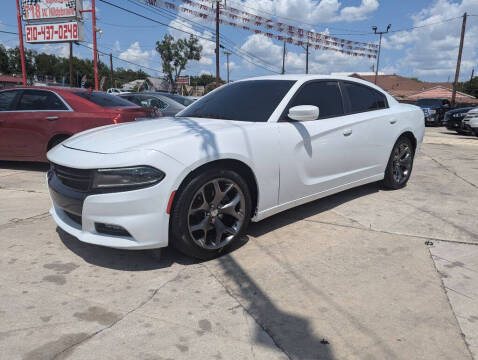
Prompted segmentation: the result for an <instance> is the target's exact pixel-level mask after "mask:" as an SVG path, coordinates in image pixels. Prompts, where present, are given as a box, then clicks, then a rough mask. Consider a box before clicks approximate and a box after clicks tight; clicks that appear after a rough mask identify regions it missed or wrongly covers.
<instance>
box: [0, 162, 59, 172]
mask: <svg viewBox="0 0 478 360" xmlns="http://www.w3.org/2000/svg"><path fill="white" fill-rule="evenodd" d="M49 168H50V164H48V163H40V162H30V161H0V169H8V170H21V171H42V172H46V171H48V169H49Z"/></svg>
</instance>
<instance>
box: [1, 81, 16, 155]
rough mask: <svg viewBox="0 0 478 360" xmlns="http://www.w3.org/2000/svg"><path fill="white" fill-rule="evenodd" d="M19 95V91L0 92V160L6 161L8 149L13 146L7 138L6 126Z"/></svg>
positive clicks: (13, 114)
mask: <svg viewBox="0 0 478 360" xmlns="http://www.w3.org/2000/svg"><path fill="white" fill-rule="evenodd" d="M20 94H21V90H6V91H2V92H0V158H1V159H7V158H8V154H9V149H10V148H11V147H12V146H13V143H12V139H11V138H10V137H9V136H8V134H9V131H8V125H9V123H10V120H11V118H12V117H14V116H15V113H14V112H12V110H13V109H14V106H15V103H16V100H17V98H18V96H19V95H20Z"/></svg>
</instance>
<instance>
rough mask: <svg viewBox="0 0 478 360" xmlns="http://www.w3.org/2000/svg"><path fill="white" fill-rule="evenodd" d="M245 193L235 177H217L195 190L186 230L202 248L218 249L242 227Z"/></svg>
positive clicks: (227, 242)
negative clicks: (233, 178)
mask: <svg viewBox="0 0 478 360" xmlns="http://www.w3.org/2000/svg"><path fill="white" fill-rule="evenodd" d="M245 207H246V204H245V198H244V194H243V192H242V190H241V188H240V187H239V185H237V184H236V183H235V182H234V181H232V180H230V179H226V178H216V179H213V180H210V181H209V182H207V183H206V184H204V185H202V186H201V187H200V188H199V190H198V191H196V193H195V194H194V196H193V198H192V201H191V204H190V206H189V212H188V230H189V234H190V235H191V238H192V239H193V241H194V242H195V243H196V244H197V245H198V246H200V247H201V248H204V249H208V250H217V249H220V248H223V247H224V246H226V245H227V244H229V243H230V242H231V240H232V239H233V238H234V236H236V235H237V233H238V232H239V231H240V230H241V227H242V224H243V223H244V216H245Z"/></svg>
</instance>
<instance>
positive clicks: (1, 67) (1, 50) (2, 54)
mask: <svg viewBox="0 0 478 360" xmlns="http://www.w3.org/2000/svg"><path fill="white" fill-rule="evenodd" d="M8 61H9V59H8V53H7V50H6V49H5V46H3V45H2V44H0V73H2V74H8V72H9V71H10V65H9V62H8Z"/></svg>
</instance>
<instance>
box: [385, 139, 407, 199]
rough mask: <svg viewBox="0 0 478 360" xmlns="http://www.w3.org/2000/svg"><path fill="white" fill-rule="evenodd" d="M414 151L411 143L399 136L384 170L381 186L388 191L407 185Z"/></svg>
mask: <svg viewBox="0 0 478 360" xmlns="http://www.w3.org/2000/svg"><path fill="white" fill-rule="evenodd" d="M414 155H415V151H414V149H413V145H412V142H411V141H410V139H409V138H408V137H406V136H401V137H400V138H399V139H398V140H397V142H396V143H395V145H394V147H393V150H392V153H391V154H390V159H389V160H388V164H387V168H386V170H385V177H384V179H383V182H382V183H383V185H384V186H385V187H386V188H389V189H394V190H395V189H401V188H403V187H404V186H405V185H407V182H408V180H409V179H410V174H411V173H412V168H413V158H414Z"/></svg>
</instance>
